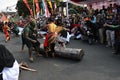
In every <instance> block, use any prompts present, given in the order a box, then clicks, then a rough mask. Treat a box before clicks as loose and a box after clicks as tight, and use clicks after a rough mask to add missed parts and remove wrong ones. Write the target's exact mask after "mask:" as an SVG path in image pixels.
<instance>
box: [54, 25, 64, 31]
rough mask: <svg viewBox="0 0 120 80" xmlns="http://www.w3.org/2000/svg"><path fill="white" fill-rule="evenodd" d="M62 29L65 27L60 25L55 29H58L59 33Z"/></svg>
mask: <svg viewBox="0 0 120 80" xmlns="http://www.w3.org/2000/svg"><path fill="white" fill-rule="evenodd" d="M61 30H63V27H61V26H58V27H56V29H55V31H56V32H57V33H59V32H60V31H61Z"/></svg>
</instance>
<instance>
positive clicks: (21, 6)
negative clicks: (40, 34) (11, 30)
mask: <svg viewBox="0 0 120 80" xmlns="http://www.w3.org/2000/svg"><path fill="white" fill-rule="evenodd" d="M16 8H17V10H18V14H19V16H21V15H22V16H24V17H25V16H26V15H30V12H29V10H28V8H27V7H26V5H25V4H24V2H23V0H19V1H18V2H17V5H16Z"/></svg>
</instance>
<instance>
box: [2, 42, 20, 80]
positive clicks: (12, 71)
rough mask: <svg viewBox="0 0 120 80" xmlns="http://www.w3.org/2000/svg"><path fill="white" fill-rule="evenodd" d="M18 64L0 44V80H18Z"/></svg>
mask: <svg viewBox="0 0 120 80" xmlns="http://www.w3.org/2000/svg"><path fill="white" fill-rule="evenodd" d="M18 77H19V64H18V62H17V61H16V60H15V58H14V57H13V55H12V54H11V53H10V52H9V50H8V49H7V48H6V47H5V46H4V45H1V44H0V80H18Z"/></svg>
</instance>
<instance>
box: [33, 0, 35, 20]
mask: <svg viewBox="0 0 120 80" xmlns="http://www.w3.org/2000/svg"><path fill="white" fill-rule="evenodd" d="M33 17H34V18H35V3H34V0H33Z"/></svg>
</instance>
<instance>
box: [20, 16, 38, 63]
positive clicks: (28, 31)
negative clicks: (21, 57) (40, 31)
mask: <svg viewBox="0 0 120 80" xmlns="http://www.w3.org/2000/svg"><path fill="white" fill-rule="evenodd" d="M28 21H29V22H28V23H27V24H26V27H25V28H24V30H23V33H22V50H23V48H24V45H25V44H26V46H27V47H28V51H29V60H30V61H31V62H33V61H34V59H33V57H32V51H33V48H34V49H35V52H36V53H37V56H40V54H39V49H38V48H39V46H40V43H39V41H37V39H36V37H37V36H36V35H37V33H36V31H35V23H34V19H33V18H31V17H30V19H28Z"/></svg>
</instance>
